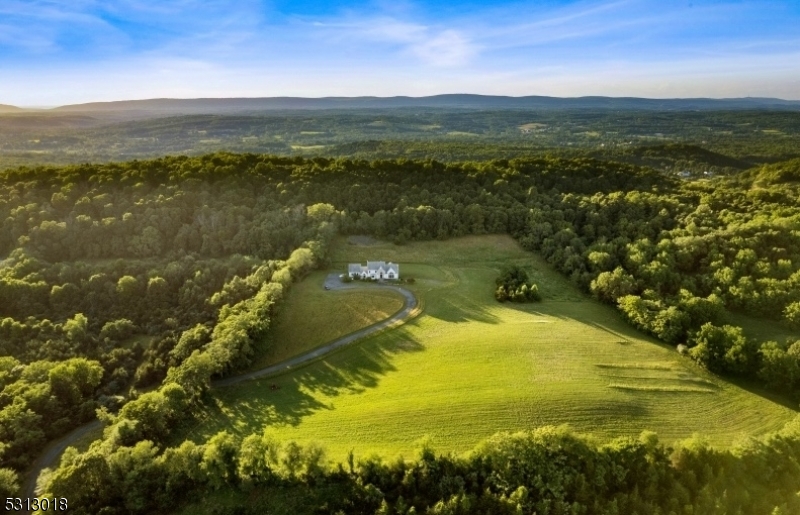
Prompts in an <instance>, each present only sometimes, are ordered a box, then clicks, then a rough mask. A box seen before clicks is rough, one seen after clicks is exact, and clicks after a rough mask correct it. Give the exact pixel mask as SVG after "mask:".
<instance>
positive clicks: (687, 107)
mask: <svg viewBox="0 0 800 515" xmlns="http://www.w3.org/2000/svg"><path fill="white" fill-rule="evenodd" d="M395 108H443V109H459V108H461V109H615V110H649V111H694V110H703V111H708V110H731V109H780V110H787V109H788V110H792V111H794V110H800V101H798V100H781V99H777V98H750V97H748V98H730V99H712V98H674V99H650V98H634V97H597V96H593V97H577V98H558V97H544V96H526V97H505V96H486V95H456V94H454V95H435V96H428V97H404V96H400V97H326V98H299V97H270V98H196V99H171V98H158V99H151V100H123V101H118V102H92V103H88V104H74V105H65V106H61V107H56V108H54V109H51V110H49V111H51V112H52V111H55V112H62V113H63V112H66V111H69V112H77V111H80V112H105V113H110V112H135V111H138V112H149V113H164V114H228V113H247V112H260V111H279V110H283V111H286V110H307V109H395ZM12 110H14V111H21V110H20V109H19V108H15V107H13V106H5V105H0V111H4V112H9V111H12Z"/></svg>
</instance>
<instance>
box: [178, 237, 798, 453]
mask: <svg viewBox="0 0 800 515" xmlns="http://www.w3.org/2000/svg"><path fill="white" fill-rule="evenodd" d="M367 258H369V259H383V260H387V261H389V260H391V261H395V262H399V263H400V266H401V274H402V275H403V276H409V275H410V276H413V277H414V278H415V279H416V283H415V284H414V285H413V286H412V287H411V288H412V289H413V290H414V291H415V293H416V294H417V296H418V297H419V298H420V300H421V302H422V306H423V308H424V311H423V314H422V315H421V316H419V317H417V318H415V319H413V320H411V321H410V322H408V323H407V324H405V325H404V326H401V327H399V328H397V329H394V330H391V331H386V332H383V333H380V334H378V335H375V336H373V337H370V338H367V339H365V340H363V341H362V342H359V343H356V344H354V345H352V346H350V347H348V348H346V349H344V350H342V351H340V352H338V353H335V354H333V355H331V356H329V357H328V358H327V359H324V360H322V361H318V362H315V363H313V364H311V365H308V366H306V367H303V368H301V369H298V370H295V371H293V372H291V373H289V374H286V375H284V376H280V377H277V378H270V379H267V380H263V381H253V382H250V383H247V384H241V385H237V386H235V387H231V388H227V389H218V390H214V391H213V399H212V402H210V403H209V406H208V408H207V409H206V411H205V412H203V413H202V414H201V420H200V422H199V423H198V424H197V426H196V427H190V428H186V431H185V432H184V434H182V435H179V438H180V439H183V438H186V437H190V438H192V439H195V440H196V441H203V440H205V439H206V438H208V437H209V436H210V435H211V434H213V433H215V432H217V431H220V430H223V429H226V430H229V431H231V432H233V433H236V434H239V435H244V434H249V433H252V432H260V431H261V430H262V428H264V427H265V426H269V427H270V431H271V432H273V433H274V434H275V436H277V437H278V438H281V439H284V440H296V441H298V442H301V443H305V442H310V441H317V442H319V443H321V444H323V445H324V446H325V447H327V448H328V450H329V454H330V457H331V458H333V459H337V460H338V459H342V458H343V457H344V456H345V455H346V453H347V452H348V451H350V450H351V449H353V450H354V451H355V454H356V456H363V455H365V454H368V453H370V452H377V453H380V454H384V455H387V456H393V455H396V454H404V455H406V456H410V455H411V454H412V452H413V449H414V447H415V442H416V441H418V440H419V439H420V438H421V437H423V436H429V437H430V438H431V440H432V443H433V445H434V447H435V448H436V449H437V450H439V451H456V452H459V451H464V450H468V449H470V448H471V447H472V446H474V444H475V443H476V442H478V441H479V440H481V439H483V438H485V437H488V436H490V435H492V434H493V433H495V432H498V431H516V430H522V429H528V428H533V427H537V426H542V425H548V424H555V425H557V424H564V423H568V424H570V425H571V426H572V427H573V428H575V429H576V430H578V431H580V432H584V433H592V434H595V435H597V436H599V437H600V438H610V437H615V436H620V435H635V434H638V433H639V432H640V431H642V430H643V429H651V430H654V431H656V432H657V433H658V434H659V435H660V437H661V439H662V441H667V442H670V441H674V440H676V439H680V438H685V437H689V436H691V435H692V434H695V433H699V434H701V435H705V436H707V437H708V439H709V440H710V441H711V442H713V443H714V444H718V445H726V444H730V443H732V442H734V441H735V440H737V439H739V438H742V437H745V436H747V435H755V434H760V433H763V432H767V431H771V430H775V429H777V428H779V427H780V426H781V425H783V424H784V423H785V422H787V421H788V420H790V419H791V418H792V417H793V416H794V415H795V411H793V410H792V409H789V408H787V407H784V406H782V405H780V404H778V403H776V402H773V401H771V400H768V399H767V398H765V397H762V396H759V395H756V394H754V393H751V392H749V391H747V390H745V389H743V388H741V387H739V386H736V385H733V384H731V383H728V382H726V381H723V380H721V379H719V378H717V377H715V376H713V375H710V374H708V373H706V372H705V371H703V370H701V369H699V368H698V367H696V366H695V365H694V364H692V362H690V361H689V360H688V359H685V358H682V357H680V356H679V355H678V353H677V352H676V351H675V350H674V349H673V348H672V347H669V346H666V345H661V344H659V343H657V342H655V341H654V340H652V339H650V338H648V337H646V336H644V335H642V334H641V333H638V332H636V331H635V330H633V329H632V328H631V327H629V326H628V325H627V324H625V323H624V322H623V321H622V320H621V319H620V317H619V316H618V314H617V312H616V311H615V310H614V309H612V308H611V307H609V306H605V305H602V304H600V303H598V302H596V301H594V300H592V299H591V298H589V297H588V296H586V295H584V294H582V293H581V292H579V291H578V290H576V289H575V287H574V286H572V285H571V283H569V282H568V281H567V280H566V279H564V278H563V277H561V276H560V275H559V274H557V273H556V272H554V271H553V270H552V269H551V268H550V267H549V266H548V265H547V264H546V263H544V262H543V261H542V260H541V259H540V258H539V257H538V256H535V255H532V254H530V253H527V252H525V251H523V250H522V249H520V248H519V247H518V246H517V244H516V243H515V242H514V241H513V240H511V239H510V238H508V237H503V236H484V237H469V238H461V239H456V240H451V241H447V242H423V243H413V244H408V245H405V246H395V245H391V244H386V243H377V244H361V245H354V244H348V243H347V242H346V241H344V240H341V241H340V242H339V244H338V245H337V246H336V248H335V251H334V256H333V259H334V262H336V263H339V264H343V263H346V262H348V261H362V262H363V261H366V260H367ZM505 263H517V264H520V265H523V266H525V267H526V268H527V269H528V270H529V272H530V274H531V276H532V278H533V279H534V280H535V282H536V283H537V284H538V285H539V288H540V291H541V293H542V295H543V297H544V301H543V302H541V303H538V304H522V305H521V304H508V303H507V304H499V303H497V302H496V301H495V300H494V299H493V297H492V292H493V290H494V279H495V277H496V276H497V274H498V271H499V269H500V268H501V266H502V265H503V264H505ZM321 277H322V276H321V275H314V276H310V277H309V278H308V279H307V280H306V282H305V283H303V284H301V285H300V286H299V287H298V290H296V291H300V289H301V288H310V289H314V288H318V287H320V285H321V281H322V278H321ZM298 298H299V297H298ZM328 298H330V299H332V300H331V304H332V305H334V306H335V305H336V302H337V301H336V300H333V299H334V297H328ZM320 299H322V297H320ZM292 309H296V306H295V308H292V307H287V311H291V310H292ZM319 309H331V308H330V307H325V308H319ZM332 309H334V310H335V309H337V308H336V307H334V308H332ZM288 316H291V313H290V314H289V315H288ZM298 316H299V315H298ZM299 330H303V329H302V328H298V331H299ZM289 332H291V331H289ZM286 352H287V353H288V352H289V350H287V351H286ZM271 383H276V384H278V385H280V387H281V389H280V390H277V391H273V390H271V389H270V384H271Z"/></svg>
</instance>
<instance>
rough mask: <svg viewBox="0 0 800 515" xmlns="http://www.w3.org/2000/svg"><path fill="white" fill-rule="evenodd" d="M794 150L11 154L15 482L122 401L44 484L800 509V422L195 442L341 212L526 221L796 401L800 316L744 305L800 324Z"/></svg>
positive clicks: (10, 409) (341, 225)
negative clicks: (694, 170) (688, 434)
mask: <svg viewBox="0 0 800 515" xmlns="http://www.w3.org/2000/svg"><path fill="white" fill-rule="evenodd" d="M795 119H796V118H795ZM787 148H788V147H787ZM673 151H675V152H679V149H678V150H675V149H673ZM751 157H752V156H751ZM785 157H787V159H784V160H776V159H770V160H764V162H760V163H757V164H755V166H750V165H749V164H742V165H737V166H741V167H742V169H745V171H743V172H741V173H733V172H734V171H735V170H734V168H735V167H731V169H730V170H728V171H729V172H730V173H731V174H730V175H728V174H727V173H726V174H720V176H715V177H712V178H711V179H702V180H688V181H687V180H680V179H678V178H677V177H676V176H675V175H674V174H672V173H665V172H664V171H660V170H655V169H653V168H651V167H646V166H642V163H637V162H634V161H630V162H619V161H614V160H611V159H609V158H607V156H606V157H605V158H599V157H597V156H592V155H583V156H571V155H559V154H558V153H555V154H552V155H546V156H545V155H542V156H529V157H519V158H511V159H492V160H483V161H470V160H463V161H437V160H433V159H406V158H391V159H373V160H365V159H357V158H348V157H327V158H326V157H302V156H283V157H281V156H274V155H263V154H235V153H226V152H218V153H214V154H205V155H201V156H195V157H190V156H176V157H163V158H158V159H153V160H133V161H128V162H111V163H99V164H80V165H68V166H54V165H53V166H51V165H37V166H23V167H16V168H9V169H6V170H5V171H2V172H0V224H2V230H0V256H2V257H3V258H2V261H0V346H2V348H1V349H0V355H2V356H3V357H2V358H0V382H1V383H0V386H1V387H2V390H0V442H2V446H0V451H1V452H0V490H2V491H3V492H4V493H5V494H6V496H11V495H14V494H15V493H16V491H17V489H18V488H19V487H20V484H21V483H20V481H21V477H22V476H21V475H22V474H23V473H24V472H25V471H26V467H27V466H28V465H29V464H30V463H31V462H32V460H33V459H34V458H35V456H36V454H37V452H38V451H39V450H40V449H41V448H42V446H43V445H44V444H45V443H46V442H48V441H51V440H53V439H54V438H56V437H58V436H59V435H63V434H65V433H66V432H67V431H69V430H71V429H72V428H75V427H77V426H79V425H80V424H82V423H84V422H86V421H88V420H91V419H93V418H95V417H97V418H99V419H100V420H101V421H102V422H103V424H104V426H105V429H104V433H103V438H102V439H101V440H99V441H97V442H95V443H93V444H92V445H91V447H90V448H89V449H88V450H87V451H86V452H83V453H80V452H78V451H76V450H74V449H72V450H69V451H68V452H67V453H66V454H65V456H64V458H63V459H62V462H61V465H60V466H59V467H58V468H57V469H55V470H53V471H50V472H49V473H48V474H47V475H46V477H44V478H43V481H42V483H41V484H42V488H43V492H44V493H46V494H48V496H68V497H69V498H70V507H71V509H73V511H74V512H75V513H87V514H90V513H91V514H94V513H106V514H113V513H159V512H161V513H169V512H171V510H174V509H176V508H178V507H179V505H178V504H176V503H180V499H181V498H185V494H186V492H191V491H192V490H193V489H208V488H211V489H218V488H222V487H223V486H225V485H227V486H232V487H234V488H236V489H237V490H240V491H241V492H243V495H247V492H251V491H254V490H255V491H273V490H274V489H293V488H296V489H298V490H297V491H302V492H304V494H303V495H304V496H306V497H307V499H308V505H307V506H305V507H304V510H306V511H307V512H308V513H339V512H341V513H370V514H371V513H376V514H377V513H380V514H390V513H391V514H394V513H397V514H406V513H442V514H444V513H453V514H455V513H498V514H504V513H538V514H545V513H547V514H560V513H587V514H594V513H596V514H612V513H642V514H644V513H664V514H667V513H697V514H700V513H737V512H740V513H764V514H773V515H777V514H780V513H787V514H788V513H796V512H797V511H798V509H799V508H800V504H798V503H800V500H799V498H798V497H797V491H798V488H797V487H796V485H797V484H798V481H799V480H800V469H798V466H797V463H798V458H800V454H799V453H800V433H798V428H797V426H796V424H790V425H789V426H787V428H785V429H784V430H783V431H781V432H779V433H776V434H774V435H770V436H768V437H765V438H763V439H759V440H750V441H748V442H747V443H746V444H743V445H741V446H739V447H736V448H733V449H730V450H716V449H714V448H713V447H711V446H709V445H708V444H707V443H704V442H701V441H690V442H685V443H684V444H683V445H682V446H678V447H675V448H672V447H666V446H664V445H662V444H660V443H658V440H657V438H656V437H655V435H652V434H647V433H646V434H643V435H642V437H641V438H640V439H639V440H635V439H622V440H618V441H615V442H612V443H607V444H598V443H596V442H594V441H592V440H591V439H587V438H585V437H582V436H579V435H574V434H571V433H570V432H569V431H566V430H563V429H553V428H547V429H540V430H536V431H531V432H530V433H525V434H516V435H498V436H496V437H494V438H492V439H490V440H487V441H486V442H484V443H482V444H481V445H480V446H479V447H477V448H476V449H475V450H474V451H473V452H472V453H470V454H469V455H467V456H465V457H457V456H442V455H436V453H435V452H434V451H433V450H432V449H430V448H429V447H425V448H423V449H422V450H421V451H420V454H419V456H418V458H417V459H416V460H415V461H410V462H397V463H394V462H391V463H390V462H383V461H381V460H379V459H377V458H375V459H372V458H369V459H362V460H359V461H358V462H351V463H345V464H340V465H338V466H334V467H330V466H328V465H327V462H326V461H325V459H324V449H321V448H314V447H311V448H308V447H306V448H304V447H301V446H298V445H297V444H294V443H292V442H273V441H270V440H269V438H268V437H266V436H264V435H251V436H249V437H247V438H245V439H243V440H241V441H238V440H237V439H236V438H234V437H233V436H231V435H229V434H226V433H224V432H223V433H220V434H218V435H216V436H215V437H214V438H212V439H211V440H209V441H208V442H206V443H205V444H202V445H198V444H195V443H193V442H190V441H187V442H184V443H183V444H181V445H179V446H171V445H170V444H169V442H170V435H171V432H172V431H173V429H174V428H175V427H178V426H180V425H181V424H184V423H186V421H188V420H190V419H191V417H192V416H193V415H192V413H193V406H196V405H197V404H198V403H203V402H204V399H205V397H204V394H205V392H206V391H207V390H208V388H209V386H210V384H211V381H212V379H213V378H219V377H223V376H225V375H231V374H235V373H236V372H237V371H238V370H242V369H243V368H244V367H245V366H246V365H247V364H248V363H249V362H250V360H251V359H252V357H253V352H254V350H253V349H254V345H255V342H258V341H260V340H261V339H263V337H264V335H265V334H266V333H267V332H268V331H269V330H270V320H271V317H272V316H273V314H274V312H275V309H276V308H277V306H279V305H280V303H281V300H282V298H283V296H284V295H285V294H286V292H287V290H288V289H289V288H291V285H292V283H293V282H295V281H297V280H299V279H300V278H302V277H303V276H304V275H305V274H306V273H307V272H309V271H310V270H312V269H315V268H318V267H323V266H325V265H326V263H327V259H328V255H327V250H328V247H329V245H330V242H331V240H332V238H333V237H334V236H335V235H336V234H359V235H370V236H373V237H375V238H379V239H384V240H390V241H394V242H395V243H397V244H403V243H406V242H409V241H414V240H429V239H448V238H452V237H457V236H463V235H470V234H475V235H477V234H509V235H511V236H512V237H513V238H515V239H516V240H517V241H518V242H519V243H520V245H522V246H523V247H524V248H525V249H527V250H531V251H534V252H537V253H539V254H540V255H542V256H543V257H544V258H545V259H546V260H547V261H548V262H549V263H551V264H552V266H554V267H555V268H556V269H557V270H558V271H559V272H561V273H562V274H564V275H565V276H566V277H569V278H570V279H571V280H572V281H573V282H574V283H575V284H576V285H578V286H579V287H580V288H582V289H583V290H584V291H586V292H588V293H590V294H591V295H594V296H595V297H596V298H598V299H599V300H601V301H602V302H606V303H608V304H611V305H613V306H616V307H617V309H619V311H620V312H621V313H622V314H623V316H624V317H625V318H626V320H628V321H629V322H630V323H631V324H632V325H633V326H635V327H637V328H639V329H641V330H642V331H645V332H647V333H649V334H652V335H654V336H655V337H657V338H658V339H660V340H661V341H663V342H666V343H669V344H672V345H675V346H676V347H677V348H678V350H679V351H680V352H681V353H683V354H685V355H686V356H687V359H692V360H694V361H696V362H697V363H698V364H700V365H701V366H703V367H705V368H707V369H708V370H710V371H712V372H714V373H717V374H720V375H722V376H725V377H728V378H730V379H731V380H734V381H740V382H742V384H747V385H753V386H754V387H757V388H763V389H767V390H769V391H771V392H773V393H774V394H775V395H777V396H780V397H781V398H783V399H785V401H786V402H790V403H792V405H793V406H796V405H797V402H798V400H800V340H798V341H791V340H789V341H760V340H757V339H754V338H751V337H749V336H748V335H747V334H746V332H745V331H744V329H743V328H742V327H740V326H738V325H737V323H736V320H737V315H738V314H747V315H748V316H752V317H758V318H761V319H766V320H770V321H772V322H773V323H774V324H777V325H781V326H784V327H786V328H787V329H789V330H791V329H792V328H794V329H795V330H796V329H798V328H800V159H798V158H797V157H796V156H792V155H787V156H785ZM741 159H743V161H742V163H746V162H747V161H745V160H744V159H745V158H744V156H742V157H741ZM748 159H750V158H748ZM621 161H624V160H621ZM772 161H774V162H772ZM523 282H524V281H523ZM496 287H497V285H491V284H490V285H487V288H491V289H492V290H494V289H495V288H496ZM177 492H181V493H182V494H183V495H177V494H176V493H177ZM0 497H2V496H0ZM73 507H74V508H73ZM225 509H226V510H227V509H228V508H225ZM254 510H255V508H254V507H253V506H252V505H251V506H246V505H245V504H242V505H240V506H238V507H233V508H230V510H229V511H228V512H230V513H251V512H252V513H255V512H256V511H254ZM262 511H263V510H262ZM223 512H225V511H221V512H220V513H223Z"/></svg>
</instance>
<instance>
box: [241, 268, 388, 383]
mask: <svg viewBox="0 0 800 515" xmlns="http://www.w3.org/2000/svg"><path fill="white" fill-rule="evenodd" d="M326 275H327V272H315V273H313V274H311V275H310V276H309V277H307V278H306V279H305V280H304V281H303V282H301V283H299V284H297V285H295V287H294V288H292V290H291V291H290V292H289V295H288V296H287V298H286V301H285V303H284V304H283V306H282V307H281V309H280V312H279V313H278V315H277V316H276V318H275V321H274V325H273V327H272V330H271V331H270V335H269V337H268V338H267V339H266V340H265V341H264V342H263V343H262V345H261V349H260V354H259V355H258V356H257V358H256V359H255V360H254V363H253V365H252V366H251V367H250V368H251V369H258V368H263V367H266V366H269V365H274V364H275V363H279V362H281V361H283V360H285V359H288V358H291V357H292V356H296V355H298V354H302V353H303V352H306V351H308V350H311V349H314V348H316V347H319V346H320V345H323V344H325V343H328V342H330V341H332V340H335V339H336V338H339V337H341V336H344V335H346V334H349V333H352V332H353V331H357V330H358V329H361V328H362V327H367V326H369V325H372V324H374V323H376V322H380V321H381V320H383V319H385V318H388V317H390V316H391V315H393V314H395V313H397V312H398V311H400V309H402V307H403V296H402V295H400V294H399V293H397V292H394V291H389V290H382V289H378V288H370V287H369V286H366V287H365V288H363V289H353V290H338V291H326V290H325V289H324V288H323V282H324V280H325V276H326Z"/></svg>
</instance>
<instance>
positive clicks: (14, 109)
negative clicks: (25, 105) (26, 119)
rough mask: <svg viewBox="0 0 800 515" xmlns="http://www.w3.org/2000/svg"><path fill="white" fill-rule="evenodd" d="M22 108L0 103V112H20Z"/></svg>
mask: <svg viewBox="0 0 800 515" xmlns="http://www.w3.org/2000/svg"><path fill="white" fill-rule="evenodd" d="M23 111H24V109H21V108H19V107H17V106H10V105H7V104H0V113H21V112H23Z"/></svg>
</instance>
